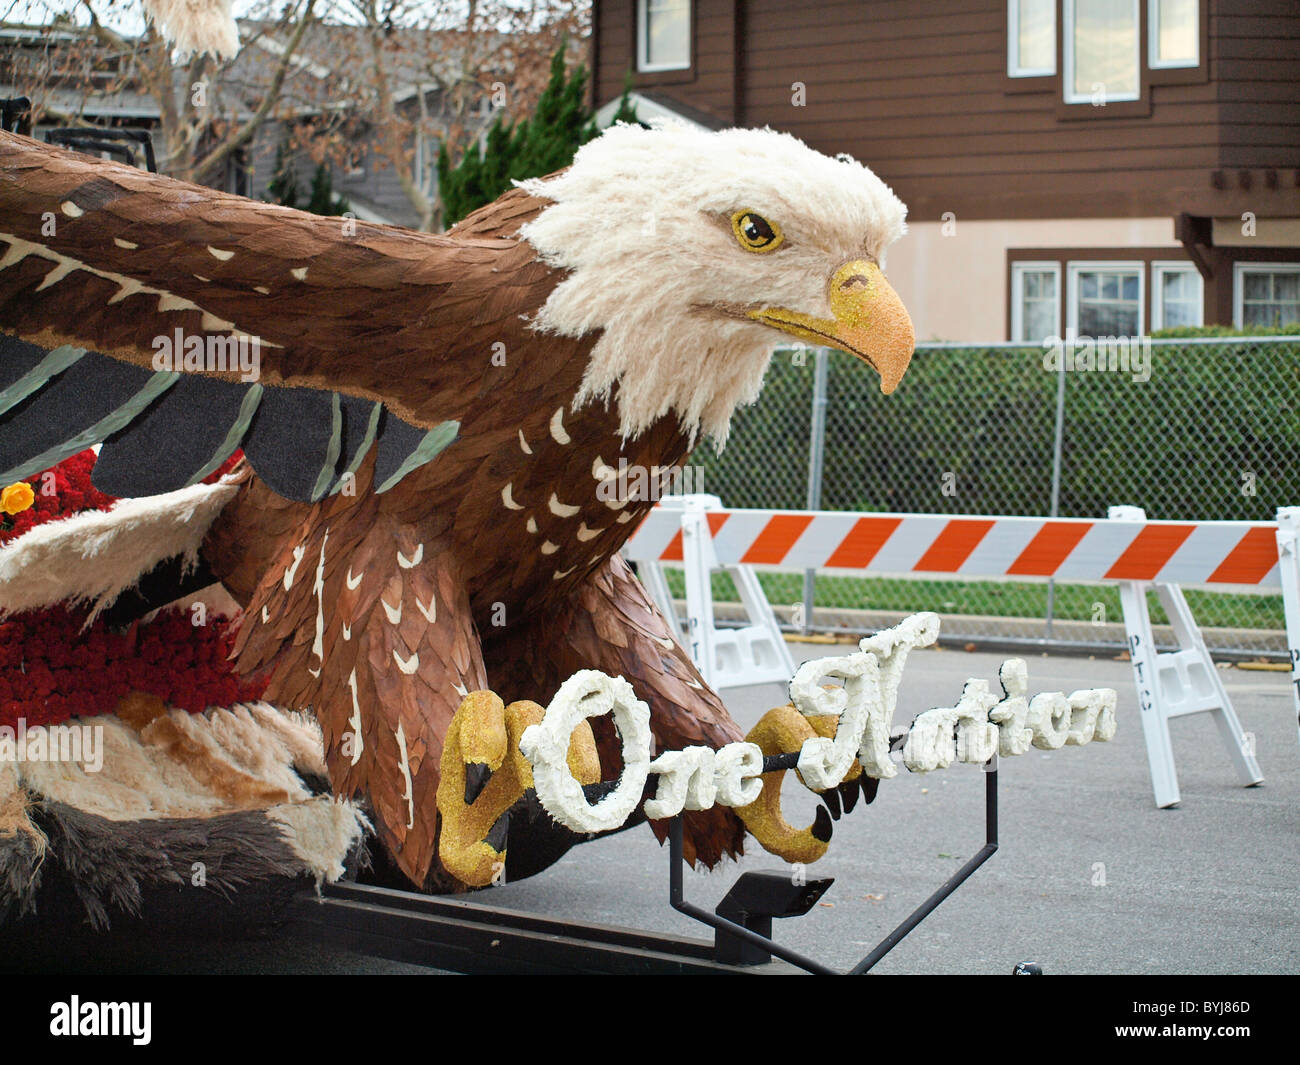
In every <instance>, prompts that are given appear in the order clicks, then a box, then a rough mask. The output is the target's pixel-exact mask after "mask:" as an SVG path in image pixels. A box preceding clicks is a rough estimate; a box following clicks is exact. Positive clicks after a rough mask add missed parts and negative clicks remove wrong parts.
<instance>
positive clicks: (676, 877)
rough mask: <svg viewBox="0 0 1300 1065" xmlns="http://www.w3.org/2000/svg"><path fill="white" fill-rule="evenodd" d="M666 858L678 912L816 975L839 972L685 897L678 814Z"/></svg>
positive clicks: (670, 893) (670, 895)
mask: <svg viewBox="0 0 1300 1065" xmlns="http://www.w3.org/2000/svg"><path fill="white" fill-rule="evenodd" d="M668 861H669V862H670V863H671V864H670V865H669V870H668V901H669V902H670V903H671V904H672V908H673V909H674V910H676V911H677V912H678V913H684V914H686V916H687V917H693V918H695V920H697V921H699V922H700V923H701V924H706V925H709V926H710V927H711V928H720V929H722V930H724V931H726V932H728V933H730V934H731V935H734V936H736V937H737V938H739V939H743V940H745V941H746V942H748V943H753V944H754V945H755V946H757V947H762V948H763V949H764V950H766V951H770V952H771V953H772V954H775V955H776V956H777V957H778V958H781V959H783V960H785V961H788V962H789V963H790V964H791V965H797V966H799V968H800V969H803V970H805V971H807V972H810V973H814V974H815V975H817V976H836V975H838V974H837V973H836V972H835V970H834V969H828V968H827V967H826V966H825V965H823V964H821V962H817V961H813V960H812V958H805V957H804V956H803V955H802V954H800V953H799V952H798V951H797V950H791V949H790V948H789V947H783V946H781V945H780V944H779V943H776V942H774V941H773V940H771V939H769V938H767V936H761V935H759V934H758V933H757V932H754V931H751V930H750V929H748V928H746V927H745V926H744V925H742V924H737V923H736V922H735V921H729V920H727V919H726V918H725V917H719V916H718V915H717V914H716V913H709V912H708V910H702V909H700V908H699V907H698V906H695V905H692V904H691V903H689V902H687V901H686V899H685V892H684V890H683V887H682V865H683V864H684V862H685V857H684V856H683V854H682V819H681V817H674V818H673V820H672V823H671V825H670V827H669V830H668Z"/></svg>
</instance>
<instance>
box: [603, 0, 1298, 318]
mask: <svg viewBox="0 0 1300 1065" xmlns="http://www.w3.org/2000/svg"><path fill="white" fill-rule="evenodd" d="M593 8H594V11H593V32H592V48H593V69H594V71H595V77H594V79H593V93H594V96H595V102H596V103H597V104H598V105H599V104H604V103H606V102H607V101H612V100H613V99H614V98H615V97H617V96H618V95H619V93H620V92H621V91H622V89H623V85H624V80H625V78H626V77H628V76H629V74H630V76H631V79H632V85H633V88H634V90H635V91H636V93H637V94H638V95H639V97H640V99H641V104H642V106H641V112H640V113H641V114H642V116H643V117H644V116H645V114H646V113H658V112H661V111H663V110H665V109H666V110H671V111H676V112H678V113H679V114H681V115H683V116H685V117H687V118H689V119H692V120H694V121H699V122H703V123H705V124H713V125H718V126H729V125H741V126H764V125H768V126H771V127H773V128H775V129H783V130H787V131H789V132H791V133H793V134H795V135H796V136H798V137H800V138H802V139H803V140H805V141H806V142H807V143H809V144H810V145H812V146H813V147H815V148H817V149H819V150H821V151H823V152H827V153H837V152H848V153H850V154H851V155H853V156H855V157H856V158H858V159H860V160H862V161H863V162H865V163H867V164H868V165H869V166H871V167H872V168H873V169H875V170H876V171H877V173H879V174H880V175H881V176H882V177H883V178H884V179H885V180H886V181H888V182H889V183H890V184H891V185H893V187H894V189H895V191H897V192H898V194H899V195H900V196H901V197H902V198H903V200H904V201H905V202H906V203H907V204H908V206H909V209H910V212H909V219H910V232H909V234H908V235H907V236H906V237H904V238H903V239H902V240H901V241H900V242H899V243H898V245H896V246H895V248H894V249H892V250H891V252H890V256H889V263H888V269H889V273H890V276H891V278H892V279H893V281H894V284H895V286H896V287H897V288H898V290H899V292H900V293H901V294H902V296H903V298H904V299H905V300H906V301H907V303H908V306H909V307H910V308H911V310H912V312H913V317H914V318H915V320H916V325H917V332H918V336H919V337H921V338H924V339H942V340H966V341H990V340H1001V339H1012V340H1022V339H1023V340H1033V341H1036V340H1039V339H1041V338H1042V337H1043V336H1046V335H1051V334H1057V335H1063V334H1064V331H1065V330H1066V329H1067V328H1074V329H1076V330H1077V331H1078V332H1079V333H1080V334H1083V335H1093V336H1108V335H1116V336H1120V335H1139V334H1142V333H1145V332H1149V331H1151V330H1154V329H1159V328H1162V327H1168V326H1176V325H1199V324H1210V323H1224V324H1234V323H1235V324H1239V325H1240V324H1247V325H1264V326H1272V325H1278V324H1284V323H1293V322H1296V321H1300V2H1297V0H920V2H918V0H806V2H802V3H791V2H788V0H594V4H593Z"/></svg>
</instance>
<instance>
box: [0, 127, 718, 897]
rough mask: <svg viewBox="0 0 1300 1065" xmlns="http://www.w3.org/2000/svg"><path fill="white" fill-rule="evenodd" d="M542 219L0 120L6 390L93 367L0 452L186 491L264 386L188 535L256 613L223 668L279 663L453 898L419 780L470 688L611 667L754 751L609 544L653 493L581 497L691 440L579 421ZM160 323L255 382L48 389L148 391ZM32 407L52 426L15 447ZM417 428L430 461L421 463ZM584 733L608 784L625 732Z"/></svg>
mask: <svg viewBox="0 0 1300 1065" xmlns="http://www.w3.org/2000/svg"><path fill="white" fill-rule="evenodd" d="M544 207H545V201H543V200H541V199H539V198H537V197H535V196H533V195H530V194H528V193H526V192H524V191H522V190H516V191H515V192H512V193H509V194H507V195H506V196H504V197H502V198H501V199H500V200H498V201H496V202H495V203H493V204H491V205H489V206H488V207H486V208H483V209H482V210H480V211H479V212H476V214H475V215H472V216H471V217H470V218H468V219H466V220H465V222H463V223H462V224H461V225H460V226H458V227H457V228H456V230H455V231H453V233H452V234H449V235H447V236H432V235H427V234H419V233H413V232H408V231H405V230H398V229H393V228H390V227H384V226H374V225H368V224H365V223H361V222H355V221H353V220H349V219H338V218H321V217H317V216H313V215H308V214H305V213H302V212H298V211H294V210H290V209H287V208H282V207H276V206H272V205H268V204H263V203H257V202H253V201H250V200H246V199H243V198H240V197H236V196H231V195H227V194H224V193H221V192H216V191H213V190H211V189H207V188H202V187H197V186H192V185H187V184H184V183H181V182H177V181H173V180H170V179H166V178H160V177H156V176H153V175H149V174H146V173H142V172H140V171H137V170H133V169H130V168H127V167H121V166H117V165H113V164H106V163H102V162H99V161H92V160H88V159H86V158H84V157H80V156H77V155H74V154H71V153H68V152H65V151H61V150H56V149H52V148H49V147H47V146H44V145H40V144H37V143H36V142H33V141H30V140H27V139H26V138H22V137H18V136H12V135H7V134H0V242H3V243H2V244H0V331H3V332H4V333H5V334H7V335H8V336H9V337H10V338H16V339H17V340H18V341H20V342H21V343H22V345H23V346H22V347H21V350H20V349H19V348H17V347H15V346H14V345H13V343H12V341H11V342H10V344H9V346H8V347H7V349H6V355H9V356H11V358H10V359H9V362H8V365H4V364H0V389H4V388H6V387H7V386H8V387H10V388H11V389H12V386H13V385H14V384H15V382H21V381H22V380H23V379H25V378H30V377H31V376H32V375H33V374H35V373H37V371H38V369H39V367H40V365H41V360H43V359H45V358H47V357H48V355H47V353H48V352H51V351H55V350H56V349H59V348H60V346H61V345H73V346H75V347H76V348H84V349H88V351H89V352H90V353H91V354H88V355H87V356H85V359H84V360H83V361H81V362H79V363H74V364H72V365H71V367H70V368H68V369H66V370H63V371H62V372H61V375H60V376H58V377H56V378H54V379H53V381H52V382H51V385H50V386H47V389H40V390H37V391H35V392H34V393H33V394H32V395H31V396H30V397H28V398H27V399H25V400H24V401H23V402H22V403H19V404H17V405H16V406H15V407H14V409H13V410H11V411H9V412H8V413H7V414H5V413H4V412H0V419H2V420H0V441H3V443H2V444H0V466H4V467H6V469H8V470H10V472H11V473H13V472H15V471H18V470H20V469H22V470H25V469H26V468H25V467H22V462H23V461H24V460H25V461H27V462H28V463H29V464H30V462H32V461H35V460H36V458H37V457H40V456H43V455H44V456H47V457H48V454H49V450H50V447H51V446H52V441H54V439H55V437H57V436H61V435H62V436H65V437H66V436H69V435H75V433H77V432H80V433H82V434H85V433H86V432H88V431H91V430H94V429H95V428H97V427H98V428H99V429H100V430H101V433H100V438H101V439H104V440H105V446H104V449H103V451H102V453H101V460H100V465H101V466H103V467H104V469H105V471H107V472H108V473H111V474H112V478H111V483H110V484H107V485H105V488H106V489H107V490H111V491H115V492H116V493H117V494H133V493H132V492H131V491H130V490H131V489H132V487H133V485H134V484H135V483H136V481H139V482H141V483H142V486H141V487H140V488H139V489H137V490H136V491H135V493H134V494H140V493H141V492H148V491H165V490H169V489H171V488H175V487H180V485H181V484H183V483H185V482H186V481H187V480H190V479H193V478H194V477H196V476H197V475H198V473H199V472H200V470H201V468H202V467H203V466H204V465H205V463H207V462H209V461H210V460H211V458H212V447H213V443H214V442H218V443H221V442H228V438H229V436H230V433H231V431H232V430H231V425H232V424H234V423H235V422H236V421H237V420H238V418H239V416H240V411H241V408H246V405H247V404H248V403H249V402H250V401H249V392H250V390H251V389H252V388H254V387H255V386H256V385H260V386H261V398H260V400H259V402H258V404H257V408H256V411H255V412H254V415H253V417H252V419H251V422H250V424H249V426H248V427H247V430H246V433H245V436H244V438H243V440H242V442H243V444H244V446H245V453H246V456H247V457H248V459H249V462H250V463H251V469H250V468H247V467H245V468H244V469H243V470H242V473H241V476H242V477H243V482H244V483H243V484H242V486H241V489H240V493H239V495H238V497H237V499H236V501H235V502H234V503H232V504H231V505H230V506H229V507H228V508H227V509H226V511H225V512H224V513H223V515H222V516H221V517H220V518H219V519H218V521H217V523H216V524H215V525H214V526H213V528H212V529H211V531H210V533H209V535H208V538H207V542H206V544H205V549H204V554H205V557H206V559H207V561H208V562H209V564H210V565H211V566H212V568H213V570H214V572H215V573H216V575H217V576H218V577H219V578H220V579H221V580H222V581H223V583H224V584H225V585H226V587H227V588H228V589H229V590H230V592H231V593H232V594H233V595H234V596H235V598H236V599H237V600H238V601H239V602H240V603H241V604H242V605H243V606H244V607H245V617H244V622H243V625H242V628H241V631H240V634H239V639H238V643H237V647H236V655H237V666H238V668H239V669H240V670H241V671H245V672H257V671H263V670H269V671H271V676H272V686H271V688H270V690H269V691H268V697H269V698H272V699H275V700H276V701H278V702H280V703H282V704H284V705H291V706H310V707H312V708H314V710H315V712H316V714H317V716H318V718H319V719H320V721H321V724H322V726H323V728H324V732H325V736H326V742H327V762H328V765H329V769H330V776H331V783H332V785H333V787H334V789H335V791H336V792H337V793H338V794H340V795H346V796H353V795H363V796H366V797H368V798H369V800H370V802H371V804H372V807H373V810H374V814H375V820H376V825H377V829H378V831H379V834H380V837H381V839H382V840H383V842H384V843H385V844H386V846H387V847H388V848H389V850H390V851H391V852H392V854H393V855H394V857H395V858H396V861H397V864H398V865H399V866H400V868H401V869H402V871H403V872H405V873H406V875H407V876H408V877H410V878H411V879H412V880H413V881H415V882H416V883H420V884H429V885H431V886H444V887H445V886H451V885H449V883H448V881H447V879H446V878H445V876H444V875H442V874H441V873H440V871H439V868H438V863H437V860H436V843H437V831H438V820H437V806H436V802H435V793H436V790H437V786H438V775H439V768H438V762H439V755H440V752H441V748H442V743H443V739H444V737H445V734H446V730H447V726H448V723H449V722H450V720H451V717H452V714H453V713H454V711H455V709H456V707H457V705H458V704H459V702H460V700H461V698H462V697H463V695H464V694H465V693H466V692H468V691H474V690H477V689H482V688H489V687H490V688H492V689H493V690H495V691H497V692H499V693H500V694H501V695H502V696H503V697H504V698H505V699H506V700H507V701H509V700H512V699H520V698H530V699H537V700H539V701H542V702H545V701H546V700H547V699H548V698H549V697H550V695H551V694H552V693H553V692H554V691H555V689H556V688H557V687H558V686H559V684H560V683H561V682H562V681H563V680H564V678H565V677H567V676H569V675H570V674H572V673H573V672H574V671H576V670H578V669H582V668H598V669H603V670H605V671H606V672H611V673H617V674H621V675H624V676H627V677H628V678H629V679H630V680H632V681H633V683H634V684H635V685H636V687H637V691H638V695H639V696H640V697H641V698H643V699H645V700H646V701H647V702H648V703H649V704H650V707H651V712H652V726H653V728H654V731H655V735H656V739H657V741H658V742H659V743H660V744H661V745H663V746H665V747H673V748H676V747H682V746H685V745H688V744H692V743H704V744H708V745H710V746H719V745H721V744H724V743H727V742H731V741H733V740H735V739H738V738H740V731H739V729H738V728H737V727H736V726H735V724H734V723H733V722H732V721H731V719H730V717H729V716H728V714H727V712H726V710H725V708H724V707H723V706H722V704H721V702H720V700H719V699H718V698H717V696H716V695H715V694H714V693H713V692H712V691H711V690H710V689H709V688H708V687H707V686H706V685H705V684H704V683H703V682H702V680H701V678H700V676H699V674H698V673H697V672H696V670H695V668H694V666H693V665H692V664H691V663H690V661H689V659H688V658H687V657H686V656H685V655H684V653H683V652H682V651H681V649H680V647H678V645H677V644H676V642H675V641H674V640H673V637H672V634H671V632H670V630H669V627H668V625H667V623H666V622H665V621H664V619H663V618H662V617H660V616H659V614H658V612H657V611H656V610H655V609H654V607H653V606H652V605H651V604H650V602H649V601H648V599H647V597H646V595H645V594H644V592H643V590H642V589H641V587H640V585H639V584H638V583H637V582H636V581H635V578H634V577H633V576H632V575H631V573H630V571H629V570H628V569H627V567H626V566H625V565H624V564H623V563H622V561H621V560H620V559H619V558H618V557H617V551H618V549H619V548H620V547H621V546H622V544H623V543H624V542H625V541H626V539H627V538H628V537H629V536H630V535H631V533H632V532H633V531H634V530H635V529H636V527H637V523H638V521H639V519H640V517H641V516H642V515H643V514H644V512H645V511H646V510H647V509H648V508H649V507H650V506H651V505H652V502H651V501H650V500H632V501H623V500H620V499H619V498H618V494H617V493H605V495H608V496H610V498H608V499H604V498H600V493H598V492H597V488H598V487H599V486H600V485H601V483H602V481H604V480H607V479H608V478H609V477H610V476H611V475H612V474H613V473H614V472H615V471H617V470H618V469H619V467H620V460H622V461H623V462H626V463H627V464H628V465H629V466H631V467H644V468H652V467H670V466H673V465H676V464H679V463H680V462H681V461H683V459H684V458H685V456H686V455H687V453H688V451H689V447H690V440H689V438H688V436H687V435H686V434H685V433H684V432H683V431H682V428H681V426H680V425H679V423H678V420H677V418H676V417H664V418H661V419H659V420H658V421H657V422H656V423H655V424H654V425H653V426H652V427H651V428H650V429H649V430H648V431H645V432H643V433H641V434H640V435H638V436H637V437H636V438H635V439H632V440H625V439H624V438H623V436H622V434H621V433H620V430H619V418H618V415H617V413H616V411H615V410H614V409H613V406H614V405H613V404H611V403H609V402H589V403H585V404H583V405H582V406H581V407H580V409H578V410H574V409H573V400H574V397H575V395H576V394H577V393H578V391H579V388H580V385H581V382H582V378H583V373H584V370H585V367H586V365H587V360H588V356H589V353H590V350H591V347H592V344H593V343H594V341H595V339H596V336H595V335H594V334H592V335H587V336H583V337H579V338H571V337H564V336H557V335H553V334H546V333H543V332H540V331H537V330H535V329H533V328H531V326H532V325H533V321H532V318H533V315H534V313H535V312H536V309H537V308H539V307H541V306H542V305H543V304H544V303H545V301H546V299H547V298H548V296H549V295H550V293H551V292H552V290H553V289H554V287H555V286H556V285H557V283H558V282H559V281H560V279H561V276H562V272H561V271H557V270H556V269H555V268H553V267H552V266H548V265H547V264H546V263H544V262H542V261H541V260H540V259H539V257H538V255H537V253H536V251H535V250H534V248H533V247H532V246H531V245H530V244H529V243H528V242H527V241H526V240H523V239H520V238H519V236H518V231H519V228H520V226H521V225H522V224H524V223H526V222H527V221H529V220H530V219H531V218H533V217H535V216H536V215H537V213H538V212H539V211H541V210H542V209H544ZM345 227H346V229H345ZM175 330H180V331H181V334H182V335H184V336H187V337H188V336H202V337H207V336H220V337H230V336H237V335H241V334H243V335H248V336H255V337H257V338H259V339H260V342H261V367H260V370H261V375H260V379H259V380H258V382H256V383H255V384H250V383H249V382H246V381H240V380H239V375H238V374H237V373H235V372H225V373H207V374H204V375H202V376H197V375H193V376H183V377H181V378H180V382H181V383H182V384H186V383H188V382H195V383H196V385H197V386H199V387H196V388H195V389H194V390H193V391H192V394H182V393H180V392H177V391H175V389H176V386H175V385H173V386H171V390H169V391H168V392H164V393H162V394H161V398H154V399H152V400H151V401H150V403H149V405H147V406H145V407H144V408H143V409H142V411H141V412H139V413H137V415H136V419H135V421H134V422H128V424H127V425H125V426H124V427H121V428H118V429H117V430H116V431H115V432H113V433H109V434H103V433H102V429H103V419H102V417H101V415H102V414H103V413H104V412H102V411H98V410H95V411H88V410H87V407H88V404H87V403H82V402H80V400H79V398H78V397H72V398H71V399H70V398H69V397H60V396H58V395H55V394H54V393H53V392H52V391H49V389H52V386H54V385H59V384H60V383H61V382H65V381H66V382H68V384H69V386H70V387H71V386H73V385H76V383H77V375H78V374H81V376H82V378H83V383H82V384H81V386H80V392H79V395H80V394H87V393H89V394H94V393H96V392H100V393H104V394H105V395H107V399H106V400H105V402H109V401H111V402H114V403H118V402H119V401H120V400H122V398H123V397H127V398H130V397H133V396H135V395H138V394H139V392H140V391H141V390H143V389H144V388H146V387H147V386H148V385H149V383H150V382H151V381H155V380H157V379H159V378H160V376H161V375H160V374H159V373H158V372H157V371H156V370H155V369H154V362H153V359H154V355H155V354H156V351H157V344H156V338H157V337H159V336H170V335H172V334H173V333H174V331H175ZM26 345H31V347H26ZM105 381H111V382H112V383H113V387H114V388H117V389H118V391H119V392H120V393H121V394H120V395H118V394H117V393H112V394H111V395H108V393H110V392H111V389H109V388H108V387H107V386H106V385H104V382H105ZM223 389H224V390H228V391H222V390H223ZM43 395H48V396H50V397H52V398H49V399H48V401H47V405H46V407H45V408H43V407H42V405H41V401H42V396H43ZM169 400H170V401H171V408H170V409H167V408H166V406H165V405H166V404H167V403H168V401H169ZM50 404H54V405H53V406H50ZM89 406H93V404H89ZM119 406H120V404H119ZM51 410H53V411H55V416H54V418H53V419H51V418H50V417H49V411H51ZM70 410H73V411H81V412H82V413H81V414H80V415H73V414H70V413H69V411H70ZM24 416H26V417H27V418H28V419H29V420H31V421H33V422H35V421H36V420H37V419H42V420H44V421H45V422H46V424H47V426H48V430H49V432H50V433H53V435H52V436H50V438H49V439H48V440H41V441H39V442H34V441H32V440H30V439H28V435H29V434H24V433H23V432H20V431H19V430H18V429H15V422H14V418H15V417H24ZM69 420H71V423H72V424H71V425H69ZM213 422H216V423H217V424H216V425H215V426H213V425H212V423H213ZM374 422H377V423H378V424H377V425H376V424H372V423H374ZM60 425H62V426H63V432H62V433H60V432H59V431H58V429H59V426H60ZM448 427H450V428H448ZM196 438H198V439H197V440H196ZM372 440H373V441H374V443H373V446H371V441H372ZM430 440H432V441H433V448H434V449H441V450H439V452H438V453H437V454H436V457H435V458H433V459H431V460H429V461H424V462H423V463H422V464H420V463H418V462H414V461H413V460H412V456H413V455H414V456H416V457H417V458H418V457H419V454H418V453H419V448H420V446H421V445H422V444H426V443H427V442H428V441H430ZM250 444H251V446H250ZM68 446H72V444H69V445H68ZM81 446H84V444H81ZM386 448H387V449H386ZM115 455H122V456H125V457H124V458H122V459H115V457H114V456H115ZM303 456H306V457H307V460H309V461H307V460H304V458H303ZM404 464H407V465H409V466H410V468H409V469H407V470H406V472H403V466H404ZM322 469H323V470H326V471H327V472H326V473H320V472H319V471H320V470H322ZM377 470H378V472H377ZM98 473H99V471H98V470H97V476H98ZM345 473H351V474H352V481H351V483H349V482H348V481H347V480H346V478H345V477H344V474H345ZM396 474H400V476H399V477H398V478H397V480H396V481H395V483H392V484H391V485H386V486H385V490H384V491H382V492H376V491H375V490H374V489H375V488H376V487H378V486H379V485H383V484H385V482H387V481H389V480H390V478H393V477H394V476H395V475H396ZM20 475H26V473H25V472H24V473H22V474H20ZM294 495H296V496H297V497H298V498H297V499H294V498H289V496H294ZM313 498H315V501H314V502H313V501H310V500H311V499H313ZM597 735H598V741H603V742H601V743H600V746H601V748H602V765H603V766H604V767H605V769H606V776H607V779H608V778H610V777H611V776H613V775H616V774H617V772H618V768H619V763H618V758H617V753H616V752H617V744H616V741H615V737H614V736H613V734H612V729H606V730H605V731H604V732H603V733H602V732H601V731H600V730H599V729H598V732H597ZM554 827H555V826H552V828H554ZM687 827H688V844H689V847H690V848H691V849H692V851H693V853H694V856H696V857H698V858H699V859H700V860H702V861H704V862H706V863H709V864H712V863H714V862H716V861H717V860H718V859H719V858H720V857H721V856H722V855H724V854H728V853H731V854H735V853H738V851H739V849H740V842H741V838H742V835H743V833H742V830H741V826H740V824H739V822H738V821H737V820H736V819H735V818H734V817H733V816H732V815H731V814H730V813H729V812H728V811H725V810H721V809H719V810H717V811H710V812H705V813H693V814H691V815H690V816H689V818H688V826H687ZM561 831H562V830H561Z"/></svg>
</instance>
